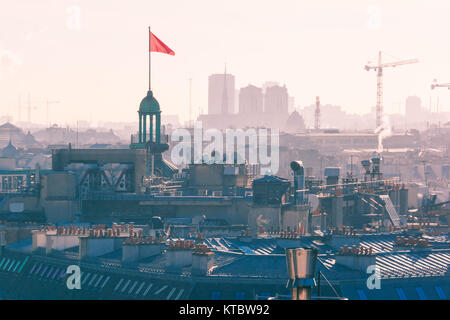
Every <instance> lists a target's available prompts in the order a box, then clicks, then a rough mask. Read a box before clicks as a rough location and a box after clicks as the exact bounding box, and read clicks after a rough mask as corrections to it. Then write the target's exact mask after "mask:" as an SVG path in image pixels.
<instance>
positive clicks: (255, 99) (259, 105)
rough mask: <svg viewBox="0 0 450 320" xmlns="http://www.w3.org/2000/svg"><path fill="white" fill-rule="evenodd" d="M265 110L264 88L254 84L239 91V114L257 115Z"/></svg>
mask: <svg viewBox="0 0 450 320" xmlns="http://www.w3.org/2000/svg"><path fill="white" fill-rule="evenodd" d="M262 112H263V93H262V89H261V88H258V87H255V86H253V85H248V86H247V87H245V88H241V90H240V91H239V114H246V115H252V116H253V115H255V114H258V113H262Z"/></svg>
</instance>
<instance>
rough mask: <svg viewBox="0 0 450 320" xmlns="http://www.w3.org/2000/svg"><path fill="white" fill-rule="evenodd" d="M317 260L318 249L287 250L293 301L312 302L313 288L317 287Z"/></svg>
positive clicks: (289, 283)
mask: <svg viewBox="0 0 450 320" xmlns="http://www.w3.org/2000/svg"><path fill="white" fill-rule="evenodd" d="M316 260H317V250H316V249H313V248H297V249H286V264H287V269H288V274H289V281H288V286H289V287H290V288H291V289H292V300H311V292H312V288H313V287H315V285H316V280H315V278H314V274H315V269H316Z"/></svg>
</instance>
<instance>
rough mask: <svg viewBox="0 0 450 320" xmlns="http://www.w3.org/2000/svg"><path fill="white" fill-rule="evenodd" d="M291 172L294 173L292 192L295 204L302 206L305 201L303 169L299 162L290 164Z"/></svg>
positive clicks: (301, 163)
mask: <svg viewBox="0 0 450 320" xmlns="http://www.w3.org/2000/svg"><path fill="white" fill-rule="evenodd" d="M291 170H292V171H293V173H294V192H295V202H296V204H303V203H304V201H305V199H304V197H305V192H304V191H301V190H304V189H305V169H304V167H303V162H301V161H300V160H297V161H292V162H291Z"/></svg>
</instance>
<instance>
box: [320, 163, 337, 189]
mask: <svg viewBox="0 0 450 320" xmlns="http://www.w3.org/2000/svg"><path fill="white" fill-rule="evenodd" d="M340 171H341V170H340V168H334V167H328V168H325V170H324V172H323V173H324V176H325V177H326V184H327V185H328V186H329V185H336V184H338V183H339V175H340Z"/></svg>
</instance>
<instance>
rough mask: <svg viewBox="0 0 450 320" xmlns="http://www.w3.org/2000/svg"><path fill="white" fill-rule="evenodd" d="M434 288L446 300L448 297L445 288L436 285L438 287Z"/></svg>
mask: <svg viewBox="0 0 450 320" xmlns="http://www.w3.org/2000/svg"><path fill="white" fill-rule="evenodd" d="M434 289H435V290H436V293H437V294H438V296H439V298H440V299H444V300H446V299H447V297H446V296H445V293H444V290H442V288H441V287H440V286H436V287H434Z"/></svg>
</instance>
